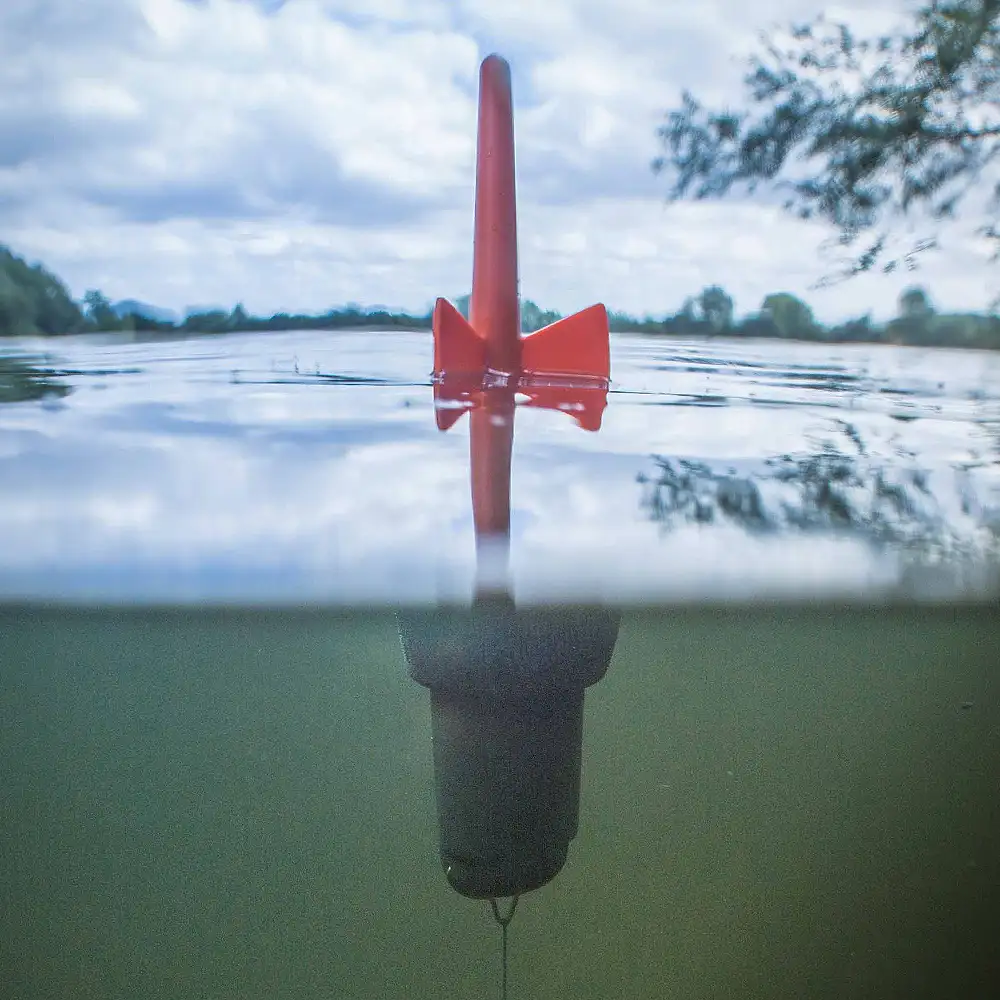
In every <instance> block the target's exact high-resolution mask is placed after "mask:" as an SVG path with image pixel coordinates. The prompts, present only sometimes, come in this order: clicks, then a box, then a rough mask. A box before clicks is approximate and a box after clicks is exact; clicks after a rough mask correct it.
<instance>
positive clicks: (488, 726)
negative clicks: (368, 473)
mask: <svg viewBox="0 0 1000 1000" xmlns="http://www.w3.org/2000/svg"><path fill="white" fill-rule="evenodd" d="M434 369H435V371H434V397H435V404H436V406H435V410H436V418H437V424H438V427H439V428H440V429H441V430H447V429H448V428H449V427H451V426H452V425H453V424H454V423H455V422H456V421H457V420H458V419H459V418H460V417H461V416H462V414H463V413H465V412H466V411H468V412H469V413H470V418H471V431H470V439H471V449H470V451H471V463H470V468H471V481H472V501H473V510H474V516H475V527H476V543H477V568H478V574H477V584H476V600H475V603H474V605H473V607H472V609H471V610H470V609H465V610H460V609H454V610H440V609H438V610H428V611H424V612H407V613H405V614H400V616H399V625H400V635H401V638H402V643H403V649H404V651H405V654H406V659H407V664H408V666H409V670H410V675H411V676H412V677H413V678H414V680H416V681H418V682H419V683H421V684H423V685H425V686H426V687H428V688H430V691H431V714H432V726H433V738H434V769H435V785H436V792H437V804H438V820H439V831H440V838H441V858H442V863H443V865H444V868H445V871H446V873H447V876H448V880H449V882H450V883H451V885H452V886H453V887H454V888H455V889H456V890H457V891H458V892H460V893H462V894H463V895H465V896H469V897H471V898H474V899H490V900H492V901H493V905H494V912H495V914H496V916H497V919H498V920H499V921H500V922H501V923H503V924H504V927H505V928H506V920H507V919H509V917H508V918H501V916H500V911H499V910H498V909H497V907H496V900H497V899H498V898H500V897H517V896H518V895H519V894H520V893H523V892H527V891H528V890H531V889H535V888H538V887H539V886H541V885H543V884H545V883H546V882H548V881H549V880H550V879H552V878H553V877H554V876H555V875H556V874H557V873H558V872H559V870H560V869H561V868H562V866H563V864H564V863H565V860H566V856H567V850H568V847H569V843H570V841H571V840H572V839H573V837H574V836H575V834H576V831H577V821H578V814H579V791H580V756H581V743H582V733H583V700H584V689H585V688H586V687H587V686H588V685H590V684H593V683H594V682H596V681H598V680H599V679H600V678H601V677H603V676H604V673H605V672H606V670H607V668H608V664H609V662H610V660H611V655H612V653H613V650H614V645H615V641H616V639H617V635H618V615H617V614H614V613H611V612H608V611H603V610H601V609H593V608H588V609H574V608H559V609H542V608H535V609H515V607H514V602H513V598H512V597H511V594H510V588H509V582H508V578H507V561H508V552H509V543H510V472H511V450H512V445H513V435H514V412H515V407H516V405H517V404H518V403H523V404H525V405H528V406H536V407H545V408H548V409H556V410H561V411H564V412H566V413H567V414H568V415H570V416H572V417H573V418H574V419H575V420H576V421H577V423H578V424H579V425H580V426H581V427H583V428H585V429H587V430H592V431H596V430H598V429H599V428H600V425H601V418H602V415H603V412H604V408H605V406H606V404H607V392H608V385H609V376H610V355H609V342H608V321H607V313H606V311H605V309H604V306H602V305H596V306H592V307H590V308H589V309H585V310H584V311H583V312H580V313H577V314H575V315H573V316H570V317H567V318H566V319H563V320H560V321H558V322H557V323H554V324H552V325H551V326H548V327H546V328H544V329H542V330H539V331H538V332H536V333H533V334H531V335H529V336H527V337H523V338H522V337H521V335H520V318H519V306H518V296H517V231H516V211H515V197H514V143H513V120H512V114H511V92H510V69H509V67H508V65H507V63H506V62H505V61H504V60H503V59H501V58H500V57H499V56H495V55H493V56H489V57H488V58H487V59H486V60H485V61H484V62H483V64H482V67H481V73H480V102H479V145H478V157H477V171H476V225H475V248H474V265H473V283H472V298H471V306H470V317H469V320H468V321H466V319H465V318H464V317H463V316H462V315H461V314H460V313H459V312H458V310H457V309H455V307H454V306H452V305H451V304H450V303H449V302H447V301H446V300H444V299H438V301H437V304H436V306H435V310H434Z"/></svg>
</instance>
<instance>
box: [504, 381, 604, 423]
mask: <svg viewBox="0 0 1000 1000" xmlns="http://www.w3.org/2000/svg"><path fill="white" fill-rule="evenodd" d="M521 391H522V392H523V393H524V394H525V395H526V396H527V397H528V399H526V400H525V401H524V404H523V405H524V406H536V407H539V408H541V409H543V410H559V411H560V412H562V413H566V414H568V415H569V416H571V417H572V418H573V419H574V420H575V421H576V422H577V423H578V424H579V425H580V426H581V427H582V428H583V429H584V430H585V431H599V430H600V429H601V420H602V418H603V417H604V410H605V408H606V407H607V405H608V390H607V388H606V387H603V386H602V387H595V388H592V389H591V388H581V387H580V386H537V387H535V386H531V387H525V388H523V389H521Z"/></svg>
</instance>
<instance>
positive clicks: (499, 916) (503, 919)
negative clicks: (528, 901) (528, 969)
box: [490, 896, 521, 1000]
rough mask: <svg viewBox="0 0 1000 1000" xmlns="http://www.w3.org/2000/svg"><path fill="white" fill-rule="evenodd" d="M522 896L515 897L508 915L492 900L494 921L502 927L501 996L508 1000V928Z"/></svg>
mask: <svg viewBox="0 0 1000 1000" xmlns="http://www.w3.org/2000/svg"><path fill="white" fill-rule="evenodd" d="M520 898H521V897H520V896H514V897H513V898H512V899H511V901H510V909H509V910H508V911H507V912H506V913H501V912H500V907H499V906H498V905H497V901H496V900H495V899H491V900H490V906H491V907H492V908H493V919H494V920H495V921H496V922H497V923H498V924H499V925H500V963H501V968H502V969H503V973H502V976H501V980H500V984H501V985H500V996H501V997H502V998H503V1000H507V927H508V925H509V924H510V922H511V920H513V919H514V911H515V910H516V909H517V901H518V900H519V899H520Z"/></svg>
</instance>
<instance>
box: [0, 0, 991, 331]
mask: <svg viewBox="0 0 1000 1000" xmlns="http://www.w3.org/2000/svg"><path fill="white" fill-rule="evenodd" d="M822 6H823V5H822V4H821V2H819V0H757V2H755V3H753V4H746V3H740V2H737V0H716V2H704V3H690V2H689V3H672V2H667V0H284V2H282V0H85V2H83V0H2V3H0V242H5V243H7V244H9V245H10V246H11V247H12V248H13V249H14V250H15V251H17V252H19V253H22V254H24V255H26V256H27V257H29V258H30V259H33V260H41V261H42V262H44V263H45V264H46V265H47V266H49V267H50V268H52V269H53V270H55V271H56V273H58V274H59V275H60V276H62V277H63V278H64V280H66V281H67V283H68V284H69V286H70V288H71V290H72V292H73V293H74V294H75V295H77V296H81V295H82V294H83V292H84V291H85V290H86V289H88V288H94V287H98V288H101V289H102V290H103V291H105V292H106V294H108V295H109V296H110V297H111V298H113V299H118V298H125V297H136V298H139V299H143V300H145V301H148V302H152V303H156V304H159V305H162V306H167V307H170V308H174V309H184V308H185V307H187V306H192V305H205V304H219V305H226V306H231V305H232V304H234V303H235V302H237V301H242V302H243V303H244V304H245V306H246V307H247V308H248V309H250V310H251V311H254V312H265V313H266V312H271V311H275V310H279V309H294V310H301V311H318V310H322V309H326V308H328V307H330V306H331V305H336V304H343V303H346V302H352V301H353V302H358V303H362V304H367V305H374V304H385V305H389V306H392V307H403V308H409V309H418V310H422V309H425V308H426V307H427V306H428V305H429V303H430V302H432V301H433V299H434V297H435V296H437V295H439V294H444V295H451V296H455V295H459V294H462V293H463V292H465V291H467V290H468V284H469V280H470V276H471V266H472V259H471V233H472V204H473V171H474V152H475V125H476V84H477V74H478V65H479V62H480V60H481V59H482V58H483V57H484V56H485V55H487V54H488V53H489V52H491V51H499V52H500V53H501V54H503V55H505V56H506V57H507V58H508V59H509V60H510V62H511V64H512V68H513V80H514V104H515V116H516V120H515V129H516V139H517V160H518V197H519V242H520V253H521V262H520V270H521V285H522V293H523V294H524V295H525V296H526V297H528V298H531V299H534V300H535V301H537V302H539V303H540V304H542V305H544V306H546V307H549V308H556V309H559V310H562V311H570V310H573V309H576V308H580V307H582V306H584V305H587V304H589V303H590V302H592V301H595V300H600V301H604V302H606V303H607V304H608V306H609V307H611V308H615V309H624V310H627V311H630V312H633V313H640V314H641V313H646V312H649V313H653V314H663V313H665V312H668V311H672V310H674V309H676V308H678V307H679V306H680V304H681V302H682V300H683V299H684V297H685V296H687V295H689V294H693V293H696V292H697V291H698V290H699V289H700V288H702V287H704V286H705V285H706V284H710V283H720V284H722V285H724V286H725V287H726V288H727V289H728V290H729V291H730V293H731V294H732V295H733V296H734V298H735V300H736V307H737V312H738V313H744V312H749V311H751V310H753V309H755V308H756V307H757V306H758V305H759V303H760V300H761V298H762V297H763V296H764V295H765V294H766V293H767V292H769V291H776V290H787V291H792V292H795V293H798V294H803V295H805V296H806V297H807V298H808V299H809V301H810V302H811V303H812V304H813V305H814V307H815V309H816V311H817V313H818V315H819V316H820V317H821V318H823V319H828V320H829V319H837V318H841V317H845V316H848V315H852V314H858V313H861V312H864V311H867V310H869V309H870V310H873V311H874V312H875V314H876V315H877V316H887V315H890V314H891V313H892V312H893V311H894V309H895V300H896V297H897V295H898V293H899V291H900V290H901V289H902V287H904V286H905V285H906V284H907V283H908V282H909V281H912V280H913V279H912V276H903V277H900V278H898V279H897V278H885V277H882V276H872V277H870V278H868V277H866V278H864V279H858V280H855V281H853V282H851V283H849V284H846V285H840V286H838V287H836V288H834V289H830V290H826V291H823V292H816V291H809V287H810V285H811V284H812V283H813V282H814V281H815V280H816V279H817V278H819V277H820V276H821V275H822V274H823V273H824V272H825V271H829V269H830V262H829V260H827V261H826V262H824V260H823V259H822V258H821V257H820V256H819V252H818V248H819V246H820V243H821V242H822V241H823V239H824V238H825V237H827V236H828V235H829V234H828V233H827V232H826V231H825V230H823V229H822V228H817V227H814V226H810V225H806V224H803V223H799V222H795V221H793V220H791V219H790V218H788V217H786V216H784V215H783V214H782V213H781V212H780V211H779V210H777V209H776V208H774V207H773V206H770V205H767V204H763V203H760V202H757V203H754V202H750V201H743V202H740V201H729V202H725V203H708V204H704V203H703V204H680V205H673V206H667V205H666V204H665V202H664V197H663V195H664V190H665V187H664V182H663V180H662V179H658V178H656V177H654V176H653V174H652V173H651V171H650V168H649V163H650V161H651V159H652V158H653V157H654V156H655V155H656V153H657V143H656V136H655V131H656V127H657V125H658V123H659V121H660V119H661V117H662V114H663V112H664V110H666V109H667V108H669V107H671V106H673V105H675V104H676V102H677V100H678V98H679V95H680V91H681V89H682V88H684V87H687V88H690V89H692V90H694V91H695V93H696V94H698V95H699V96H700V97H702V98H703V99H705V100H707V101H710V102H711V101H726V100H727V99H737V98H738V95H739V81H740V76H741V62H740V56H741V55H745V54H746V53H747V52H748V51H749V50H750V48H751V47H752V46H753V44H754V39H755V35H756V32H757V31H758V30H759V29H761V28H765V27H767V26H768V25H770V24H781V23H787V22H788V21H789V20H793V19H801V18H809V17H812V16H813V15H815V14H816V13H818V12H819V11H820V10H821V9H822ZM905 9H906V5H905V3H904V0H847V2H845V3H842V4H841V5H840V6H838V7H836V8H834V7H827V8H826V10H827V13H828V14H829V15H830V16H833V17H837V16H840V17H844V18H846V19H849V20H851V21H852V22H854V23H855V24H857V25H858V27H859V28H861V29H864V28H866V27H869V28H874V29H877V28H879V27H882V26H884V25H886V24H892V23H894V22H895V21H897V20H898V19H899V17H900V16H901V15H902V14H903V12H904V11H905ZM919 277H920V280H921V281H922V282H924V283H925V284H926V285H927V286H928V287H929V288H930V290H931V292H932V295H933V297H934V299H935V300H936V302H937V303H938V304H939V305H940V306H944V307H953V308H970V307H971V308H976V309H978V308H982V307H983V306H985V305H986V303H987V302H988V301H989V300H990V298H991V297H992V296H993V295H995V293H996V285H997V271H996V269H995V268H991V267H990V265H989V264H988V263H987V253H986V251H985V250H984V248H982V247H980V246H977V245H976V244H975V243H974V242H973V241H967V240H963V239H961V238H960V237H959V236H956V237H954V238H953V239H952V241H951V242H950V243H949V245H948V247H947V252H944V253H939V254H937V255H936V256H934V257H933V258H931V257H928V258H927V259H926V260H925V262H924V264H923V265H922V269H921V274H920V276H919Z"/></svg>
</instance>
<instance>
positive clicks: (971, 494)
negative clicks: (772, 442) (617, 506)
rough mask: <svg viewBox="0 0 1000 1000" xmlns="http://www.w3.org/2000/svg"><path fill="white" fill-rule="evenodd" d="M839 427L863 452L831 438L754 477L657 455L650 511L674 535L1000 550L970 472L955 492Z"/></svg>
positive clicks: (999, 537) (958, 472) (647, 492)
mask: <svg viewBox="0 0 1000 1000" xmlns="http://www.w3.org/2000/svg"><path fill="white" fill-rule="evenodd" d="M838 424H839V426H840V430H841V431H842V432H843V434H844V435H845V437H846V438H847V439H848V440H849V441H850V442H851V446H852V450H853V451H854V452H855V454H846V453H845V452H844V451H841V450H839V449H838V448H837V445H836V443H835V442H832V441H828V442H824V444H823V446H822V447H821V448H820V449H819V450H818V451H817V452H815V453H813V454H809V455H801V456H794V455H782V456H780V457H776V458H769V459H765V460H764V461H763V462H762V463H761V466H760V468H759V469H758V470H755V471H752V472H748V473H746V474H740V473H739V472H737V470H735V469H733V468H729V469H726V470H725V471H720V470H719V469H713V468H712V467H711V466H709V465H708V464H706V463H704V462H698V461H691V460H686V459H671V458H666V457H663V456H655V459H654V460H655V463H656V472H655V473H654V474H653V475H652V476H647V475H644V474H640V476H639V477H638V478H639V482H640V483H642V484H643V486H644V492H643V496H642V501H641V503H642V506H643V508H644V509H645V510H646V511H648V513H649V515H650V516H651V517H652V519H653V520H654V521H658V522H660V523H661V524H662V525H663V527H664V528H665V529H666V530H674V529H676V528H678V527H681V526H682V525H685V524H701V525H722V524H728V525H733V526H737V527H740V528H742V529H744V530H745V531H746V532H748V533H752V534H757V535H761V534H782V533H784V534H788V533H792V532H798V533H816V534H820V533H826V534H839V535H847V536H853V537H856V538H860V539H862V540H864V541H867V542H869V543H871V544H873V545H876V546H881V547H902V548H907V549H912V550H913V551H914V552H919V553H922V554H923V555H929V554H931V553H934V554H937V555H941V554H944V553H946V552H948V553H951V554H959V553H963V552H964V553H968V554H973V553H976V552H978V553H983V554H985V553H987V552H989V551H990V550H995V549H996V548H997V546H998V543H1000V525H998V522H997V512H996V511H990V510H989V509H988V507H986V506H985V505H984V504H983V503H982V502H981V500H980V498H979V497H978V496H977V495H976V492H975V490H974V488H973V484H972V481H971V480H970V479H969V477H968V476H967V475H965V474H963V470H962V469H961V468H954V469H953V470H952V472H953V474H954V479H953V484H954V485H953V486H952V487H951V488H950V489H946V488H945V487H944V486H943V485H941V484H938V483H936V482H935V481H934V477H933V475H932V474H931V472H929V471H928V470H926V469H922V468H919V467H916V466H914V465H913V464H912V463H907V461H906V459H907V456H905V455H901V456H900V460H899V461H898V462H895V461H894V462H891V463H890V462H886V461H885V460H881V461H880V460H877V459H873V458H871V457H870V456H868V455H867V454H866V452H865V447H864V444H863V442H862V440H861V437H860V435H859V434H858V432H857V430H856V428H854V427H853V426H851V425H850V424H847V423H845V422H842V421H838Z"/></svg>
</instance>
